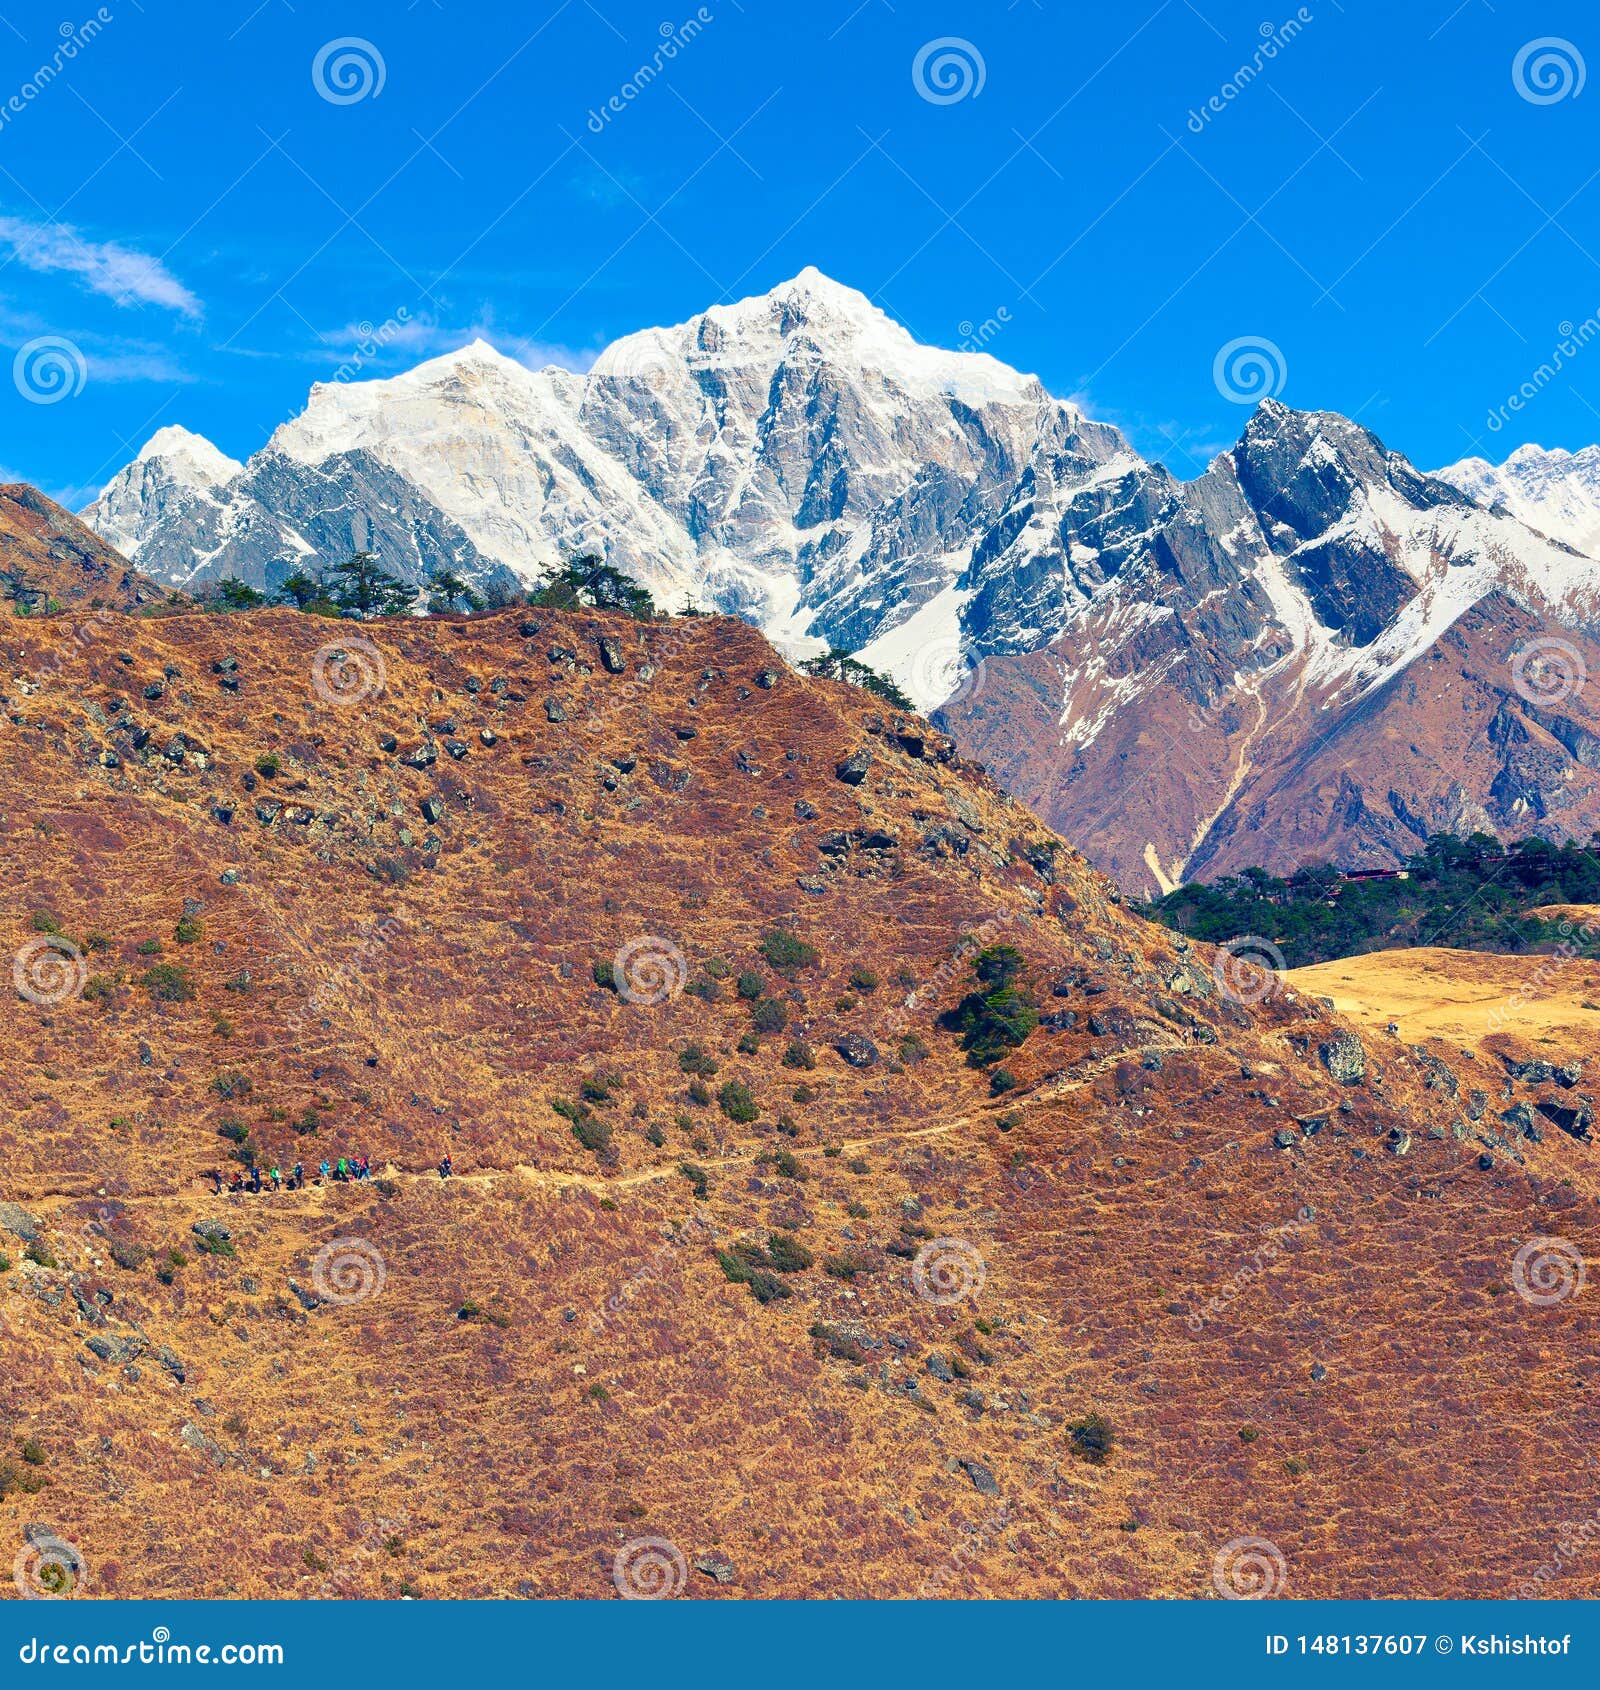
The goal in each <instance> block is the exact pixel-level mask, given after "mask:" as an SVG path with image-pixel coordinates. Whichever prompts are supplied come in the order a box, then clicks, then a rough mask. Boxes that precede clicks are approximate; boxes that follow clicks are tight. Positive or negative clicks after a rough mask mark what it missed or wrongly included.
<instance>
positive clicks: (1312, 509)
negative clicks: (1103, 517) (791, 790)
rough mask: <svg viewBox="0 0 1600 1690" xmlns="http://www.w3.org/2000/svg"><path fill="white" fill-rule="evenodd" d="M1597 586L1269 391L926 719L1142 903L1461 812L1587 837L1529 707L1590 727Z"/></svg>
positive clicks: (1589, 568) (1557, 551)
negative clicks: (1061, 602)
mask: <svg viewBox="0 0 1600 1690" xmlns="http://www.w3.org/2000/svg"><path fill="white" fill-rule="evenodd" d="M1597 580H1600V566H1597V565H1596V564H1595V563H1594V562H1593V561H1592V560H1590V559H1589V558H1587V557H1585V556H1583V555H1581V554H1580V553H1579V552H1578V551H1577V550H1576V549H1575V548H1573V547H1572V546H1569V545H1567V544H1564V543H1560V542H1557V541H1555V540H1552V539H1549V538H1547V537H1546V536H1544V535H1541V534H1536V533H1534V532H1533V531H1532V530H1530V529H1528V528H1527V527H1526V526H1525V525H1524V524H1522V523H1521V522H1519V521H1518V520H1517V519H1516V518H1515V517H1513V516H1511V515H1510V514H1508V513H1506V512H1504V511H1503V510H1496V511H1489V510H1486V509H1484V508H1483V507H1482V506H1480V505H1478V504H1475V503H1474V502H1473V501H1472V500H1471V499H1470V498H1468V497H1467V496H1466V495H1465V494H1464V493H1463V492H1461V491H1460V490H1459V489H1457V488H1456V487H1454V486H1452V485H1450V484H1449V483H1447V482H1445V481H1443V480H1441V479H1439V478H1437V477H1430V476H1426V475H1423V474H1421V473H1419V472H1418V471H1417V470H1415V469H1414V468H1413V467H1412V466H1411V465H1410V464H1409V463H1408V462H1407V461H1406V460H1405V459H1404V458H1402V457H1400V456H1399V455H1398V454H1397V453H1394V452H1392V451H1389V450H1388V449H1387V448H1385V447H1384V446H1383V444H1382V443H1381V442H1380V441H1378V440H1377V438H1376V437H1375V436H1373V435H1372V434H1371V433H1370V432H1368V431H1367V430H1365V429H1362V428H1359V427H1358V426H1356V425H1355V424H1352V423H1349V422H1348V421H1346V420H1345V419H1343V418H1340V417H1336V416H1331V415H1326V414H1321V413H1305V412H1296V411H1292V410H1290V409H1289V408H1287V407H1285V406H1283V405H1280V404H1277V403H1275V402H1268V403H1266V404H1264V405H1262V406H1261V407H1260V409H1259V410H1258V411H1257V412H1256V414H1255V415H1254V417H1252V419H1251V421H1250V423H1249V425H1248V427H1247V428H1246V430H1245V433H1244V435H1243V437H1242V438H1241V440H1240V442H1239V444H1238V445H1237V446H1236V447H1235V448H1233V450H1232V451H1230V452H1227V453H1224V454H1223V455H1222V456H1221V457H1219V458H1218V459H1217V460H1216V462H1215V463H1213V464H1212V465H1211V467H1210V469H1209V470H1208V471H1207V473H1206V474H1205V475H1204V476H1202V477H1201V478H1200V479H1199V480H1198V481H1195V482H1192V483H1190V484H1188V485H1187V486H1185V487H1183V488H1182V489H1181V490H1180V496H1179V498H1178V499H1177V501H1176V502H1175V504H1174V506H1173V508H1172V511H1171V514H1170V515H1169V517H1168V519H1167V520H1166V522H1165V523H1164V524H1163V525H1162V526H1161V527H1160V528H1159V529H1158V530H1157V531H1156V532H1155V533H1154V534H1153V535H1152V536H1151V537H1150V538H1149V539H1148V541H1147V542H1145V543H1142V544H1141V546H1140V547H1139V550H1138V554H1137V557H1136V559H1135V561H1134V562H1133V564H1132V565H1131V567H1129V568H1125V569H1123V570H1121V571H1119V573H1118V574H1117V576H1116V577H1115V579H1114V580H1113V581H1111V582H1109V583H1107V584H1106V585H1105V586H1103V587H1102V588H1101V590H1100V591H1099V592H1098V594H1097V595H1096V596H1095V597H1094V598H1093V599H1092V600H1090V601H1089V603H1087V604H1086V605H1085V607H1084V608H1083V610H1082V611H1081V612H1080V613H1079V614H1078V615H1077V616H1075V617H1073V618H1071V619H1069V620H1068V622H1067V623H1066V625H1065V626H1064V627H1063V628H1062V629H1061V631H1060V632H1059V633H1058V634H1057V635H1056V636H1055V638H1054V639H1053V640H1052V641H1051V642H1050V643H1049V644H1048V645H1047V646H1045V647H1044V648H1042V649H1040V650H1037V651H1033V652H1029V653H1024V654H1017V655H1006V656H1000V657H990V658H988V659H986V660H985V661H984V662H983V664H982V667H981V669H979V670H978V671H977V672H976V673H975V674H973V675H972V676H970V677H969V678H968V680H967V682H966V685H965V686H964V688H963V689H962V691H960V692H959V693H958V694H957V695H956V696H955V698H953V699H952V700H951V701H950V702H949V703H948V704H946V705H945V706H944V707H943V709H942V711H941V712H940V720H941V721H943V722H944V723H945V724H946V725H947V726H948V727H949V728H950V729H951V730H952V731H953V732H954V733H955V734H956V735H957V737H958V739H959V740H960V742H961V743H962V745H963V746H964V747H965V748H966V749H968V750H969V751H970V752H971V753H972V754H974V755H975V756H977V757H979V758H981V759H982V760H983V761H984V762H985V763H987V764H988V765H989V766H990V767H991V769H992V770H993V771H994V773H995V774H996V776H997V778H999V779H1000V780H1002V781H1003V782H1005V783H1006V784H1007V785H1008V786H1009V787H1010V788H1011V790H1013V791H1015V792H1017V793H1018V794H1019V796H1021V797H1022V798H1024V800H1025V801H1026V802H1028V803H1029V804H1030V805H1032V806H1033V807H1034V808H1035V809H1036V810H1037V811H1038V813H1040V814H1041V815H1044V816H1046V817H1048V818H1049V819H1050V820H1051V821H1052V822H1053V824H1054V825H1056V826H1058V827H1059V828H1061V829H1062V831H1063V832H1064V833H1066V834H1067V835H1068V836H1069V837H1071V838H1073V839H1075V840H1077V841H1078V842H1079V843H1080V844H1081V845H1082V847H1083V849H1085V850H1086V851H1088V852H1089V853H1090V855H1091V856H1092V857H1093V858H1094V859H1095V860H1096V861H1098V862H1101V863H1103V864H1104V865H1105V866H1106V867H1107V868H1108V869H1109V870H1110V871H1111V872H1112V873H1114V874H1115V875H1117V876H1118V878H1119V879H1120V880H1121V881H1122V882H1123V884H1125V885H1127V886H1129V887H1133V888H1136V889H1138V890H1140V891H1153V890H1156V889H1158V888H1161V887H1163V886H1165V885H1168V884H1173V883H1176V882H1177V881H1179V880H1181V879H1183V878H1185V877H1191V878H1192V877H1194V876H1195V875H1197V874H1202V873H1204V874H1214V873H1218V872H1221V871H1223V870H1224V869H1238V868H1242V867H1247V866H1249V865H1250V864H1253V863H1254V864H1260V865H1262V866H1266V867H1270V868H1273V869H1274V870H1277V871H1280V872H1286V871H1288V870H1292V869H1294V868H1296V867H1298V866H1299V865H1300V864H1301V863H1303V862H1305V861H1308V860H1313V859H1316V858H1323V859H1328V858H1331V859H1333V860H1335V861H1338V862H1341V863H1344V864H1346V865H1348V866H1387V865H1390V864H1393V863H1394V862H1396V861H1398V860H1399V859H1400V858H1401V857H1403V856H1404V855H1406V854H1407V853H1408V852H1410V851H1412V850H1415V849H1416V848H1417V847H1418V846H1420V845H1421V844H1422V842H1423V840H1424V839H1425V838H1426V836H1427V833H1428V832H1430V831H1436V830H1437V829H1439V828H1440V827H1443V826H1465V825H1466V824H1468V823H1470V824H1471V826H1482V827H1485V828H1488V829H1489V830H1491V831H1494V832H1497V833H1500V834H1502V835H1507V836H1515V835H1519V834H1522V833H1526V832H1528V831H1531V830H1532V829H1534V828H1535V827H1539V828H1544V829H1549V830H1552V831H1554V832H1556V833H1569V834H1575V835H1577V836H1579V837H1583V838H1587V837H1588V835H1589V833H1590V832H1591V831H1592V830H1593V829H1594V827H1595V826H1596V825H1600V810H1597V808H1596V804H1595V794H1594V791H1593V787H1592V782H1591V780H1590V778H1589V775H1588V773H1587V771H1586V769H1585V767H1584V765H1583V764H1582V762H1581V761H1580V760H1579V759H1578V757H1577V755H1576V754H1575V753H1573V752H1571V751H1561V750H1557V749H1555V748H1554V747H1555V746H1556V745H1557V744H1558V743H1559V742H1556V741H1553V740H1552V739H1551V736H1550V734H1549V733H1548V732H1547V731H1546V730H1544V729H1542V728H1540V727H1539V724H1538V715H1539V712H1540V711H1547V710H1549V709H1552V708H1554V709H1556V710H1558V711H1559V712H1561V713H1562V714H1563V715H1564V716H1566V717H1569V718H1570V719H1571V720H1572V721H1573V722H1574V723H1575V724H1580V723H1581V724H1583V725H1582V727H1581V730H1580V729H1575V730H1574V732H1580V731H1581V733H1584V734H1587V732H1588V731H1589V730H1590V727H1591V726H1592V725H1593V720H1594V718H1593V714H1592V709H1591V706H1590V705H1589V703H1588V702H1587V701H1586V699H1585V697H1584V680H1585V677H1586V676H1587V674H1588V672H1589V668H1590V664H1591V661H1592V658H1593V647H1592V645H1591V643H1590V639H1589V635H1588V633H1587V632H1586V630H1587V629H1588V628H1589V627H1591V626H1592V625H1593V622H1594V592H1595V586H1596V582H1597ZM1492 721H1498V722H1500V723H1501V724H1502V726H1501V728H1500V729H1498V730H1496V732H1495V733H1494V734H1492V735H1489V736H1488V737H1487V738H1486V737H1484V734H1483V729H1484V725H1485V724H1487V723H1489V722H1492ZM1507 724H1512V725H1510V726H1508V725H1507ZM1523 731H1526V732H1527V733H1528V734H1529V735H1530V736H1531V737H1534V738H1537V739H1538V741H1539V743H1540V744H1541V745H1542V746H1543V747H1544V749H1545V752H1546V753H1547V755H1545V756H1543V757H1541V758H1540V759H1537V760H1534V761H1530V760H1529V759H1528V758H1527V757H1525V756H1523V755H1522V754H1521V753H1520V752H1519V751H1518V750H1517V749H1516V747H1517V746H1518V745H1520V743H1521V741H1520V739H1519V738H1518V735H1519V734H1521V733H1522V732H1523ZM1568 738H1569V739H1574V743H1577V741H1576V739H1575V738H1574V733H1569V734H1568ZM1424 746H1427V747H1430V748H1431V750H1430V751H1427V752H1425V751H1424V750H1423V749H1422V747H1424ZM1513 765H1515V766H1513ZM1469 831H1470V828H1469Z"/></svg>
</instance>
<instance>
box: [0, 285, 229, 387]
mask: <svg viewBox="0 0 1600 1690" xmlns="http://www.w3.org/2000/svg"><path fill="white" fill-rule="evenodd" d="M58 333H59V325H58V324H57V323H55V322H54V321H52V320H49V319H47V318H44V317H41V316H40V315H39V314H38V313H37V312H35V311H19V310H16V309H14V308H13V307H12V306H11V304H10V303H9V302H8V301H7V300H5V299H0V347H4V348H6V351H5V353H4V357H5V358H9V357H10V356H11V349H12V348H14V347H17V346H20V345H21V344H22V342H24V341H26V340H31V339H33V338H34V337H35V336H36V335H55V334H58ZM66 338H67V339H69V340H70V341H71V342H72V344H73V345H74V346H76V347H77V348H78V350H79V351H80V352H81V353H82V354H83V358H84V362H85V364H86V365H87V367H88V373H89V379H90V380H91V381H97V382H101V381H103V382H136V381H152V382H176V383H188V382H192V381H195V380H196V379H197V378H196V377H195V375H194V374H193V373H192V372H191V371H189V370H186V369H185V368H184V367H183V365H182V364H181V363H180V362H179V361H178V360H177V358H176V357H175V356H174V355H173V351H172V348H171V347H169V346H164V345H162V344H160V343H159V342H156V341H153V340H146V339H144V338H142V337H140V336H137V335H118V334H111V335H107V334H98V333H95V332H93V331H84V330H80V329H78V328H77V327H73V328H72V329H71V330H70V332H69V333H68V335H67V337H66Z"/></svg>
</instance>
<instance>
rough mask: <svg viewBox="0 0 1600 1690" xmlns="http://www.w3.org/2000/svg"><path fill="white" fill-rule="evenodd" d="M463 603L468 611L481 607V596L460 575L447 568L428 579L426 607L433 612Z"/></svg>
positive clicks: (451, 608)
mask: <svg viewBox="0 0 1600 1690" xmlns="http://www.w3.org/2000/svg"><path fill="white" fill-rule="evenodd" d="M457 604H461V605H464V606H465V607H466V608H467V609H468V610H469V611H472V610H482V609H483V596H482V595H481V594H480V593H478V592H477V591H475V590H474V589H473V588H472V587H469V586H468V585H467V583H466V582H465V581H463V580H462V579H461V577H460V576H459V575H457V574H455V573H454V572H453V571H451V570H448V569H441V570H439V571H437V572H436V573H435V574H434V575H432V576H431V577H430V578H429V580H428V609H429V610H430V611H431V612H433V613H434V614H436V615H437V614H438V613H440V612H448V611H452V610H454V609H455V607H456V606H457Z"/></svg>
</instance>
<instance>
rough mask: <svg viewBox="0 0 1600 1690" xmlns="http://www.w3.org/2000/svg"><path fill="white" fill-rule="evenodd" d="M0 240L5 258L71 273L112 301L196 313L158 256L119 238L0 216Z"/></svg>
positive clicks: (192, 300) (43, 269)
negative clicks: (8, 255) (7, 250)
mask: <svg viewBox="0 0 1600 1690" xmlns="http://www.w3.org/2000/svg"><path fill="white" fill-rule="evenodd" d="M0 245H5V246H9V247H10V249H11V258H12V259H15V261H16V262H17V263H18V264H21V265H23V266H24V267H25V268H26V269H29V270H37V271H40V272H41V273H48V272H51V271H59V272H61V273H63V274H66V275H70V276H73V277H75V278H76V279H77V280H78V281H79V282H80V283H81V284H82V285H83V286H84V287H86V288H88V289H89V290H90V291H91V292H92V293H98V294H104V295H105V297H106V298H108V299H111V300H114V301H115V302H116V303H117V304H118V305H159V306H162V307H164V308H165V309H166V310H168V311H177V312H180V313H181V314H182V315H183V316H185V317H198V316H199V315H200V314H201V305H200V301H199V300H198V299H197V298H196V297H195V296H194V294H192V293H191V292H190V291H189V289H188V288H186V287H185V286H184V285H183V283H182V282H180V281H179V280H178V278H177V277H176V276H174V275H173V274H172V272H171V271H170V270H168V269H167V267H166V265H165V264H163V263H162V262H161V260H160V259H159V258H157V257H154V256H153V255H152V254H150V253H148V252H139V251H137V250H136V249H135V248H133V247H128V246H124V245H123V244H122V243H121V242H120V241H92V240H88V239H86V238H85V237H84V236H82V235H80V234H79V233H78V231H77V230H76V229H74V228H72V227H71V226H70V225H69V224H66V223H39V222H30V221H29V220H28V219H27V218H23V217H8V216H4V215H0ZM7 262H10V260H9V259H8V260H7Z"/></svg>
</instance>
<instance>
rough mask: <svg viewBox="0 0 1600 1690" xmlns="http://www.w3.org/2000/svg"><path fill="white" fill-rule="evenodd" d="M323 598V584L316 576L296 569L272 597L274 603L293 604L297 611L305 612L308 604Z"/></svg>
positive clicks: (282, 581) (285, 577)
mask: <svg viewBox="0 0 1600 1690" xmlns="http://www.w3.org/2000/svg"><path fill="white" fill-rule="evenodd" d="M321 597H322V583H321V582H320V581H319V580H318V579H317V578H316V576H314V575H308V574H307V573H306V572H305V570H303V569H296V570H295V571H293V573H291V574H289V575H285V576H284V578H283V579H282V580H281V581H280V582H279V583H278V587H277V591H276V592H274V593H273V595H272V602H273V603H274V604H292V605H293V606H294V607H295V609H296V610H304V609H305V608H306V606H307V605H308V604H311V603H312V602H313V601H314V600H316V599H319V598H321Z"/></svg>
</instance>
